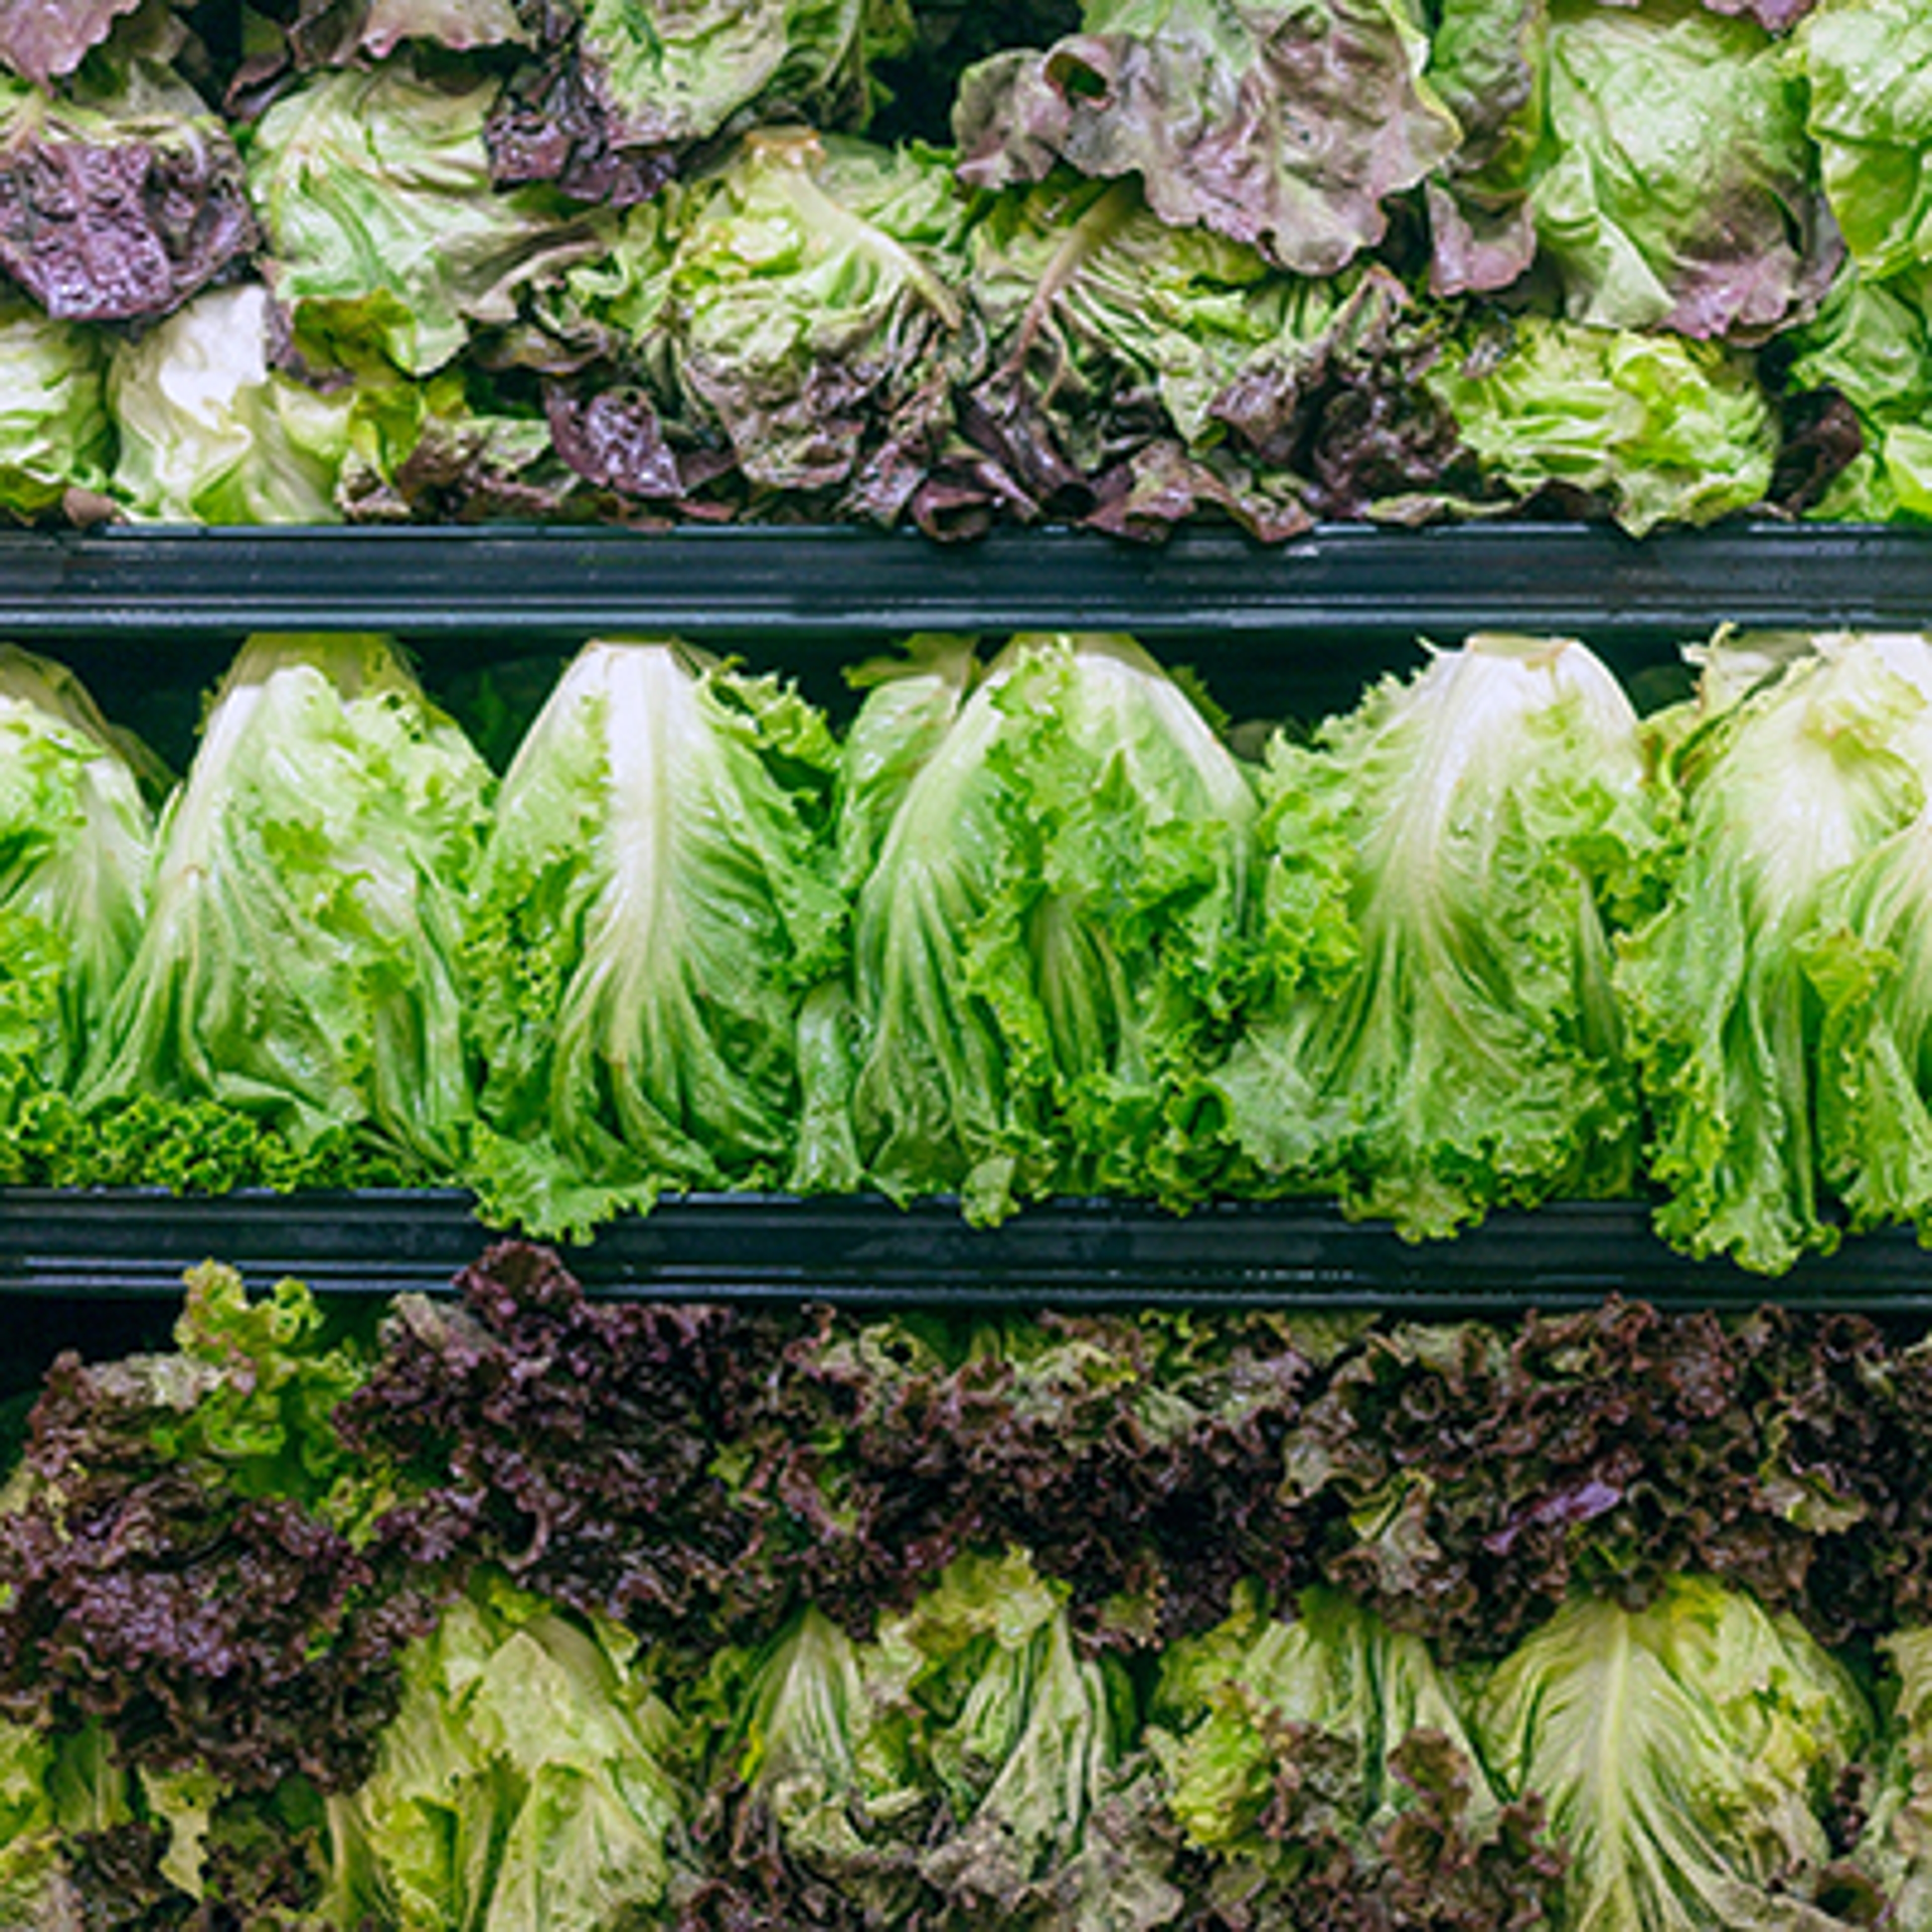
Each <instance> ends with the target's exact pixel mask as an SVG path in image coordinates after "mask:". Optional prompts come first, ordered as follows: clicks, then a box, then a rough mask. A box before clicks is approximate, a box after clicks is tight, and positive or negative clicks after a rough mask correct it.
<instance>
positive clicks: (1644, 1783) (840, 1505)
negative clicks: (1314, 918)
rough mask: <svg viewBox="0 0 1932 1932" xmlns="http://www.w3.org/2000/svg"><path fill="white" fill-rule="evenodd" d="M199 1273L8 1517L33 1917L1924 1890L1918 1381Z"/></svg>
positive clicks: (1771, 1917) (315, 1931) (1083, 1906)
mask: <svg viewBox="0 0 1932 1932" xmlns="http://www.w3.org/2000/svg"><path fill="white" fill-rule="evenodd" d="M460 1286H461V1288H462V1289H463V1295H462V1298H461V1300H460V1302H451V1301H445V1300H441V1299H431V1298H421V1297H418V1298H405V1299H404V1300H403V1301H401V1302H399V1303H398V1304H395V1306H394V1307H392V1309H391V1310H389V1311H388V1312H387V1313H386V1315H385V1316H383V1319H382V1321H381V1323H380V1326H365V1325H362V1324H361V1323H357V1324H356V1325H353V1326H349V1327H345V1326H344V1318H343V1314H342V1310H341V1305H340V1304H338V1307H337V1308H336V1309H335V1311H334V1312H333V1313H332V1315H331V1316H329V1317H328V1318H326V1319H325V1317H324V1316H323V1313H321V1312H320V1310H318V1308H317V1305H316V1304H314V1302H313V1301H311V1299H310V1298H309V1297H308V1295H307V1293H306V1292H305V1291H304V1290H303V1289H301V1288H300V1287H299V1286H298V1285H297V1284H296V1283H283V1284H281V1286H279V1287H278V1288H277V1289H275V1291H274V1292H273V1293H272V1295H269V1296H268V1297H266V1298H264V1299H261V1300H258V1301H254V1303H252V1304H251V1302H250V1301H248V1298H247V1297H246V1295H245V1293H244V1292H243V1290H242V1287H241V1285H240V1283H239V1281H238V1280H237V1279H236V1277H234V1276H233V1274H229V1273H228V1272H226V1271H223V1270H222V1269H220V1268H213V1267H210V1268H206V1269H205V1270H202V1271H198V1273H197V1274H196V1277H194V1278H193V1280H191V1281H190V1292H189V1295H188V1298H187V1306H186V1309H185V1312H184V1315H183V1316H182V1319H181V1322H180V1325H179V1327H178V1331H177V1349H176V1352H174V1353H172V1354H169V1355H157V1356H152V1357H146V1358H132V1359H129V1360H126V1361H119V1362H109V1363H104V1364H95V1365H93V1366H83V1364H82V1363H81V1362H80V1361H79V1360H78V1359H77V1358H68V1359H66V1360H65V1361H62V1362H61V1363H60V1364H57V1365H56V1367H55V1369H54V1370H53V1372H52V1374H51V1376H49V1379H48V1382H47V1385H46V1389H45V1391H44V1392H43V1394H42V1396H41V1397H40V1401H39V1403H38V1406H37V1409H35V1411H34V1415H33V1418H32V1421H31V1430H30V1433H29V1436H28V1442H27V1443H26V1449H25V1453H24V1455H23V1457H22V1459H21V1460H20V1463H19V1465H18V1466H17V1468H16V1469H14V1470H13V1475H12V1481H11V1482H10V1484H8V1486H7V1489H6V1490H5V1492H4V1499H5V1508H4V1509H0V1567H4V1571H5V1575H6V1577H7V1589H6V1591H5V1594H4V1595H0V1712H4V1714H5V1715H4V1718H0V1918H4V1921H5V1923H6V1924H8V1925H10V1926H16V1927H53V1926H61V1927H66V1926H77V1925H113V1926H115V1927H122V1928H129V1927H143V1928H158V1927H187V1926H200V1927H254V1928H260V1927H275V1926H281V1927H301V1928H306V1932H325V1928H326V1932H353V1929H354V1928H360V1927H372V1926H374V1927H399V1928H410V1932H416V1928H421V1932H450V1928H452V1927H493V1928H499V1932H528V1928H530V1927H537V1926H546V1927H554V1928H558V1932H562V1928H582V1929H583V1932H589V1928H599V1932H616V1928H619V1927H651V1926H663V1927H688V1928H692V1932H697V1928H707V1927H709V1928H724V1927H733V1928H737V1932H759V1929H760V1928H770V1932H779V1928H784V1932H798V1928H800V1927H824V1928H838V1927H852V1928H858V1927H895V1928H896V1927H929V1928H934V1927H957V1928H967V1927H989V1928H990V1927H1005V1926H1018V1927H1030V1928H1034V1932H1049V1928H1060V1927H1067V1928H1075V1927H1081V1928H1118V1932H1129V1928H1143V1927H1145V1928H1154V1927H1187V1928H1191V1932H1241V1928H1259V1927H1279V1928H1302V1927H1305V1928H1308V1932H1338V1928H1363V1932H1370V1928H1373V1929H1374V1932H1396V1929H1397V1928H1416V1929H1417V1932H1421V1928H1425V1927H1426V1928H1432V1932H1439V1928H1445V1927H1457V1928H1464V1932H1499V1928H1502V1927H1523V1928H1528V1927H1568V1928H1571V1932H1579V1928H1585V1927H1588V1928H1591V1932H1691V1928H1712V1932H1718V1928H1722V1932H1773V1928H1775V1932H1835V1929H1836V1928H1841V1927H1854V1926H1876V1925H1880V1924H1883V1925H1890V1926H1898V1927H1912V1926H1919V1925H1922V1924H1925V1923H1926V1922H1927V1913H1928V1911H1932V1815H1928V1812H1927V1788H1928V1787H1927V1779H1928V1778H1932V1695H1928V1676H1927V1672H1928V1667H1932V1638H1929V1637H1928V1628H1932V1626H1929V1625H1928V1616H1932V1598H1928V1591H1932V1546H1928V1535H1932V1515H1928V1501H1927V1499H1928V1498H1932V1355H1928V1353H1927V1349H1926V1346H1925V1345H1924V1344H1923V1343H1919V1344H1918V1345H1915V1346H1910V1347H1906V1346H1901V1345H1900V1344H1898V1343H1894V1342H1888V1340H1885V1338H1884V1337H1882V1335H1881V1334H1879V1332H1878V1331H1876V1330H1874V1329H1873V1328H1871V1327H1870V1325H1868V1324H1866V1323H1864V1322H1861V1321H1860V1320H1858V1319H1855V1318H1853V1317H1849V1316H1821V1317H1811V1318H1804V1317H1798V1316H1789V1315H1781V1314H1779V1313H1775V1312H1766V1313H1761V1314H1759V1315H1757V1316H1751V1317H1739V1318H1734V1319H1730V1320H1727V1321H1721V1320H1719V1319H1717V1318H1715V1317H1712V1316H1684V1317H1677V1318H1670V1319H1667V1318H1664V1317H1661V1316H1657V1315H1655V1314H1654V1313H1651V1312H1650V1311H1649V1310H1646V1309H1644V1308H1643V1307H1640V1306H1638V1305H1635V1304H1630V1305H1621V1306H1620V1305H1618V1304H1608V1305H1607V1306H1605V1307H1603V1308H1601V1309H1599V1310H1595V1311H1592V1312H1591V1313H1588V1314H1584V1315H1579V1316H1572V1317H1568V1318H1566V1319H1562V1320H1560V1321H1551V1320H1539V1319H1535V1318H1533V1317H1532V1318H1530V1319H1526V1321H1524V1322H1522V1323H1521V1324H1520V1325H1518V1326H1517V1327H1516V1328H1514V1329H1513V1330H1511V1331H1508V1332H1504V1331H1497V1330H1494V1329H1490V1328H1484V1327H1481V1326H1478V1325H1469V1326H1464V1327H1457V1328H1433V1329H1429V1328H1413V1327H1404V1326H1401V1325H1385V1326H1376V1325H1365V1324H1362V1323H1360V1322H1355V1323H1333V1322H1331V1323H1322V1322H1301V1323H1298V1324H1294V1325H1291V1324H1290V1323H1289V1322H1287V1321H1286V1320H1285V1319H1283V1318H1281V1317H1279V1316H1271V1315H1268V1314H1263V1313H1256V1314H1254V1315H1251V1316H1245V1317H1241V1318H1232V1317H1231V1318H1229V1319H1224V1320H1223V1321H1220V1322H1199V1321H1196V1320H1184V1319H1178V1318H1166V1319H1163V1318H1160V1317H1156V1316H1121V1317H1118V1318H1110V1319H1081V1320H1076V1319H1067V1318H1064V1317H1063V1318H1058V1319H1055V1318H1052V1317H1046V1318H1041V1319H1028V1318H1025V1317H1023V1316H1019V1315H1018V1314H1014V1315H1011V1316H1007V1317H1005V1318H1003V1319H1000V1320H998V1321H997V1322H992V1323H990V1324H989V1325H984V1326H981V1327H977V1328H969V1327H968V1326H966V1325H959V1324H948V1323H947V1322H943V1321H941V1320H938V1319H909V1320H899V1321H889V1322H878V1321H874V1322H859V1321H858V1320H856V1319H853V1318H851V1317H849V1316H847V1317H841V1316H834V1315H832V1313H829V1312H826V1311H823V1310H821V1311H818V1312H817V1313H811V1312H799V1311H793V1312H790V1313H786V1314H784V1315H769V1314H766V1315H760V1314H751V1313H745V1312H743V1311H739V1312H737V1313H730V1312H727V1311H724V1310H719V1309H716V1308H705V1307H694V1306H692V1307H680V1308H671V1307H661V1306H650V1305H645V1304H622V1303H610V1302H592V1301H586V1300H584V1299H583V1298H582V1297H581V1296H580V1295H579V1294H578V1292H577V1290H576V1289H575V1286H574V1283H571V1280H569V1279H568V1277H567V1276H565V1275H564V1274H562V1271H561V1270H560V1269H559V1268H558V1266H557V1265H556V1261H555V1259H554V1257H553V1256H548V1255H547V1254H546V1253H544V1252H543V1251H541V1250H535V1249H532V1248H527V1247H517V1246H514V1245H505V1246H504V1247H500V1248H499V1249H496V1250H493V1252H491V1253H490V1254H489V1255H487V1256H485V1257H484V1259H483V1260H482V1262H481V1263H480V1264H479V1265H478V1266H477V1267H476V1268H474V1269H472V1270H471V1271H469V1273H468V1274H466V1277H464V1279H463V1281H462V1283H460Z"/></svg>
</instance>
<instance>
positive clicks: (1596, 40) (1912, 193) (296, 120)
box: [0, 0, 1932, 539]
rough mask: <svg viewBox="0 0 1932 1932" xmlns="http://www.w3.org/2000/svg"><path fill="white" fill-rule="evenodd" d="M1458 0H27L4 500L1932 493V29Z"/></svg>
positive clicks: (1282, 522) (1781, 3)
mask: <svg viewBox="0 0 1932 1932" xmlns="http://www.w3.org/2000/svg"><path fill="white" fill-rule="evenodd" d="M1426 12H1427V18H1426V19H1423V20H1418V19H1416V18H1415V17H1412V11H1411V10H1410V9H1409V7H1407V6H1406V5H1403V4H1400V0H1304V4H1298V5H1292V6H1289V5H1254V6H1247V7H1241V8H1231V7H1227V6H1226V5H1223V4H1220V0H1164V4H1161V5H1148V4H1147V0H1085V5H1079V4H1076V0H1012V4H1008V5H1002V6H999V7H960V6H959V5H953V4H944V5H941V4H932V0H911V4H908V0H830V4H823V5H812V6H809V7H807V6H802V5H798V4H796V0H757V4H752V5H745V4H742V0H704V4H700V5H695V6H679V7H668V6H664V5H657V4H645V0H514V4H512V0H465V4H452V0H266V4H264V5H262V6H261V7H259V8H252V9H236V8H234V7H232V6H229V5H217V4H214V0H209V4H205V5H187V4H183V5H175V6H170V5H168V4H166V0H89V4H86V5H68V6H61V7H48V6H37V7H15V8H10V9H7V10H4V11H0V63H4V65H5V66H6V67H7V68H10V69H11V70H12V74H13V78H10V79H5V78H4V77H0V80H4V84H0V130H4V133H5V139H4V141H0V271H4V273H5V276H6V277H7V278H8V280H9V283H10V290H11V292H10V293H9V295H8V296H7V300H6V302H5V314H4V319H0V352H4V353H0V429H3V430H4V440H5V448H6V452H7V455H6V457H5V460H4V462H0V504H4V505H5V506H6V507H7V508H10V510H11V511H13V513H14V514H17V515H19V516H22V517H58V516H60V515H63V514H65V515H68V516H71V517H77V518H80V519H83V520H86V519H91V518H94V517H101V516H107V515H113V514H124V515H126V516H128V517H134V518H139V519H145V520H154V519H160V520H169V521H187V522H196V521H200V522H217V523H256V522H269V521H274V522H282V521H295V522H314V521H323V520H337V519H340V518H344V517H348V518H353V519H359V520H379V521H395V520H412V519H414V520H450V519H475V518H481V517H512V518H517V519H523V520H528V519H532V518H537V519H543V518H552V517H556V518H565V519H571V520H592V519H599V518H604V519H616V520H625V521H631V522H646V523H648V522H651V521H654V520H663V519H664V518H666V517H697V518H715V517H732V516H741V515H751V516H758V517H784V518H787V519H791V520H825V519H827V518H832V517H850V518H857V519H860V520H866V521H871V522H876V523H884V524H895V523H915V524H916V525H918V526H919V527H921V528H923V529H926V530H927V531H929V532H933V533H935V534H941V535H953V534H960V533H966V532H974V531H977V530H979V529H983V528H985V527H986V526H987V525H988V524H989V523H991V522H992V521H995V520H1001V519H1018V520H1027V521H1031V520H1049V521H1052V522H1056V523H1064V522H1085V523H1091V524H1094V525H1096V526H1099V527H1101V528H1103V529H1109V530H1113V531H1116V532H1123V533H1126V534H1129V535H1143V536H1146V535H1158V534H1160V532H1163V531H1164V530H1166V529H1169V528H1170V527H1172V526H1173V525H1174V524H1175V523H1176V522H1178V521H1180V520H1183V519H1184V518H1187V517H1190V516H1192V515H1194V514H1196V513H1199V512H1206V513H1208V514H1214V515H1217V516H1222V517H1233V518H1234V519H1235V520H1238V522H1239V523H1241V524H1242V525H1243V526H1245V527H1247V529H1250V530H1252V531H1253V532H1256V534H1258V535H1261V536H1262V537H1265V538H1274V539H1278V538H1283V537H1286V536H1287V535H1292V534H1293V533H1294V532H1296V531H1298V530H1300V529H1304V528H1306V527H1307V525H1308V524H1309V523H1310V521H1311V520H1313V518H1315V517H1360V516H1372V517H1379V518H1384V519H1388V520H1397V521H1402V522H1413V521H1418V520H1423V519H1426V518H1429V517H1436V516H1443V515H1457V516H1460V515H1477V514H1483V515H1487V514H1496V513H1498V512H1501V511H1508V510H1511V509H1513V508H1518V507H1520V506H1523V505H1528V506H1530V507H1531V508H1533V509H1535V510H1536V511H1539V512H1542V513H1555V514H1563V515H1574V514H1585V515H1589V516H1595V517H1614V518H1615V519H1616V520H1617V521H1618V522H1619V523H1622V525H1623V526H1625V527H1626V528H1628V529H1631V530H1633V531H1639V532H1641V531H1643V530H1646V529H1649V528H1651V527H1652V526H1655V524H1657V523H1660V522H1662V521H1664V520H1682V521H1686V522H1691V523H1703V522H1707V521H1709V520H1711V519H1712V518H1714V517H1720V516H1722V515H1724V514H1727V513H1730V512H1734V511H1742V510H1745V509H1748V508H1752V507H1754V506H1762V507H1763V508H1768V509H1770V510H1773V511H1780V512H1785V513H1803V514H1816V515H1820V516H1824V517H1840V518H1845V517H1849V518H1856V519H1879V520H1882V519H1885V518H1888V517H1894V516H1905V517H1910V516H1915V515H1918V514H1924V513H1926V512H1927V511H1928V508H1932V432H1928V431H1927V428H1926V427H1925V425H1924V420H1923V419H1924V413H1925V410H1926V406H1927V400H1928V398H1932V338H1928V334H1927V308H1926V302H1925V297H1924V285H1925V278H1926V275H1927V266H1928V263H1932V240H1928V239H1927V237H1928V236H1932V224H1928V223H1927V221H1926V220H1925V219H1924V206H1923V202H1924V187H1923V184H1922V181H1921V172H1920V169H1919V167H1918V156H1919V154H1921V152H1922V151H1924V148H1925V147H1926V146H1927V143H1928V141H1932V107H1927V106H1926V102H1927V100H1928V99H1932V92H1928V90H1927V87H1926V86H1925V80H1926V77H1927V73H1928V72H1929V71H1932V28H1928V27H1927V24H1926V23H1925V22H1924V21H1923V20H1921V19H1920V18H1919V17H1918V15H1917V13H1915V11H1914V10H1912V8H1911V7H1908V6H1906V5H1901V4H1894V0H1824V4H1823V5H1818V6H1816V7H1808V6H1807V5H1805V0H1758V4H1757V5H1755V6H1754V7H1745V8H1738V7H1726V8H1723V9H1715V8H1707V7H1703V6H1701V5H1696V4H1693V0H1645V4H1643V5H1639V6H1629V7H1627V6H1621V5H1616V6H1613V5H1600V4H1598V0H1435V4H1433V5H1431V6H1430V7H1428V8H1427V10H1426ZM868 126H869V127H872V128H873V129H874V132H875V133H876V134H877V136H880V138H878V139H874V140H873V141H871V142H867V141H865V139H861V138H860V133H861V130H865V129H866V128H867V127H868ZM916 136H924V137H925V138H924V139H920V138H916ZM935 143H946V144H947V145H935Z"/></svg>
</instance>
